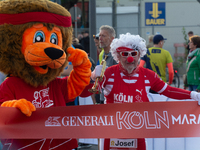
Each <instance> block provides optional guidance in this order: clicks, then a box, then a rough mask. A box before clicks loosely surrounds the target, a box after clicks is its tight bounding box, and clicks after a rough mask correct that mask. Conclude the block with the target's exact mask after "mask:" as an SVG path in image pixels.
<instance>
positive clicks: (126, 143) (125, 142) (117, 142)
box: [110, 139, 137, 149]
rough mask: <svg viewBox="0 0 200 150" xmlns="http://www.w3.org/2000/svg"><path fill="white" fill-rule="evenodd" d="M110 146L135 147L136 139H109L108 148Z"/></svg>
mask: <svg viewBox="0 0 200 150" xmlns="http://www.w3.org/2000/svg"><path fill="white" fill-rule="evenodd" d="M112 148H115V149H117V148H119V149H121V148H127V149H132V148H137V139H110V149H112Z"/></svg>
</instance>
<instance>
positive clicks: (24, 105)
mask: <svg viewBox="0 0 200 150" xmlns="http://www.w3.org/2000/svg"><path fill="white" fill-rule="evenodd" d="M1 106H2V107H16V108H19V109H20V110H21V112H22V113H23V114H25V115H26V116H28V117H30V116H31V114H32V112H33V111H35V110H36V108H35V106H34V105H33V104H32V103H31V102H29V101H27V100H26V99H20V100H10V101H6V102H3V103H2V104H1Z"/></svg>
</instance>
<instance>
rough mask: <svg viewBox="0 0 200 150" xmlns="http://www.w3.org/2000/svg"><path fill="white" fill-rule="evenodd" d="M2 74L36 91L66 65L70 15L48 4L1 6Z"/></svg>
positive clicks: (28, 1)
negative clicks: (12, 77) (8, 75)
mask: <svg viewBox="0 0 200 150" xmlns="http://www.w3.org/2000/svg"><path fill="white" fill-rule="evenodd" d="M0 18H1V19H0V71H2V72H4V73H5V74H11V75H12V76H17V77H19V78H21V79H23V80H24V81H25V82H26V83H28V84H30V85H32V86H34V87H37V86H39V85H42V86H45V85H47V84H48V83H49V82H50V81H52V80H53V79H55V78H56V77H57V76H58V75H60V73H61V72H62V71H63V69H64V67H65V66H66V65H67V58H68V54H67V48H68V47H70V45H71V42H72V26H71V15H70V13H69V12H68V11H67V10H66V9H65V8H64V7H62V6H61V5H59V4H56V3H54V2H51V1H49V0H4V1H1V2H0Z"/></svg>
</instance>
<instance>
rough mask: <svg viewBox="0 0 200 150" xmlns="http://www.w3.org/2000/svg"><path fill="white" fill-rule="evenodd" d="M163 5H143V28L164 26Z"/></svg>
mask: <svg viewBox="0 0 200 150" xmlns="http://www.w3.org/2000/svg"><path fill="white" fill-rule="evenodd" d="M165 25H166V18H165V3H164V2H160V3H150V2H146V3H145V26H165Z"/></svg>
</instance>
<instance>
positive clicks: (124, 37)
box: [110, 33, 147, 62]
mask: <svg viewBox="0 0 200 150" xmlns="http://www.w3.org/2000/svg"><path fill="white" fill-rule="evenodd" d="M110 47H111V49H110V50H111V53H112V56H113V58H114V60H115V61H116V62H119V60H118V57H117V56H118V55H119V54H118V53H117V51H116V49H117V48H118V47H128V48H132V49H138V50H139V51H140V57H142V56H144V55H145V54H146V52H147V49H146V41H145V40H144V39H143V38H141V37H140V36H139V35H131V34H130V33H126V34H120V35H119V38H116V39H114V40H113V41H112V43H111V45H110Z"/></svg>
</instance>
